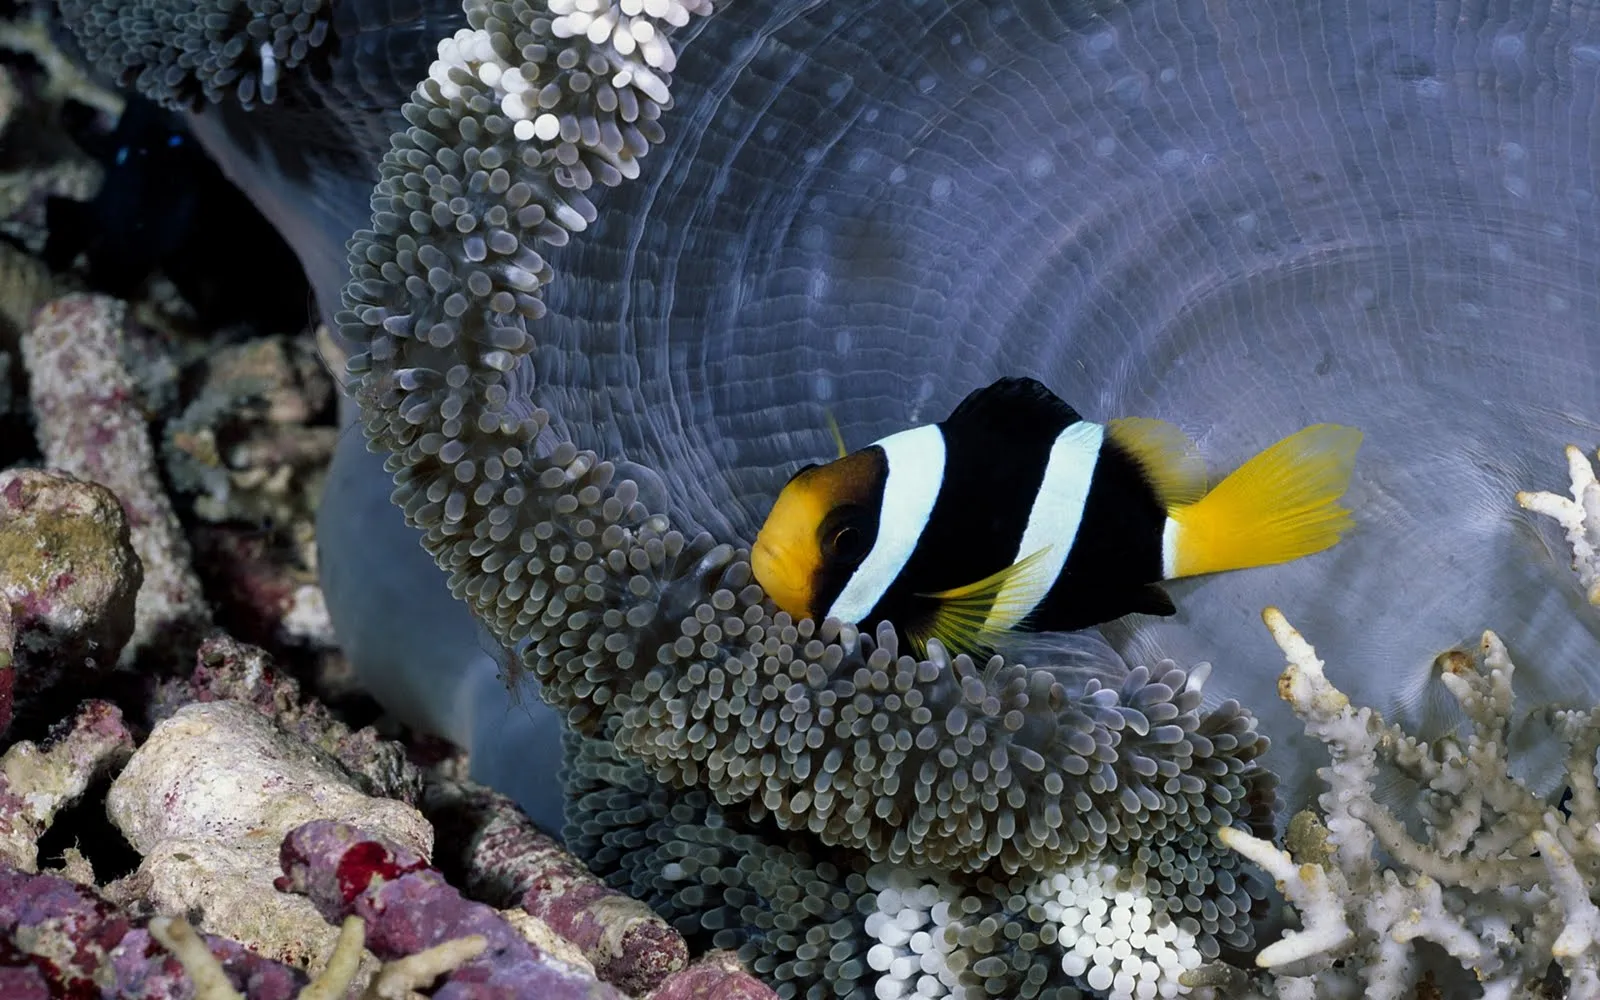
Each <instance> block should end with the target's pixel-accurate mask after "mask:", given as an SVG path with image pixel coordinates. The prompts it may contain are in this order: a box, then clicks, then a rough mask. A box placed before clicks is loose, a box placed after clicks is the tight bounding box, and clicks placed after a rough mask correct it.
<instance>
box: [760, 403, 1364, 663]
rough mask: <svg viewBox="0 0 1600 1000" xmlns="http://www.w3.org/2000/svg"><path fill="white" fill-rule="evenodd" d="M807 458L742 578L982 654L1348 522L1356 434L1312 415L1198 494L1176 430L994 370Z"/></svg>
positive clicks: (863, 621) (1332, 538)
mask: <svg viewBox="0 0 1600 1000" xmlns="http://www.w3.org/2000/svg"><path fill="white" fill-rule="evenodd" d="M835 440H836V441H838V442H839V451H840V455H841V457H840V458H838V459H837V460H835V461H832V462H829V463H827V464H826V465H816V464H812V465H807V466H805V467H803V468H801V469H800V470H799V471H798V472H796V473H795V474H794V475H793V476H792V477H791V478H790V479H789V481H788V483H787V484H786V485H785V486H784V488H783V490H782V491H781V492H780V493H779V495H778V498H777V501H776V502H775V503H774V504H773V507H772V511H771V513H769V514H768V516H767V519H766V522H765V523H764V524H763V525H762V528H761V531H760V533H759V534H758V535H757V537H756V541H755V544H754V546H753V547H752V550H751V568H752V570H753V571H754V574H755V578H756V582H758V583H759V584H760V585H761V587H762V588H763V589H764V590H765V591H766V592H767V594H768V596H770V597H771V598H772V600H773V602H774V603H776V604H777V605H778V607H779V608H781V609H782V610H784V611H787V612H788V613H789V614H790V615H791V616H793V617H795V618H797V619H798V618H815V619H818V620H821V619H822V618H825V617H827V618H836V619H838V620H840V621H842V622H849V623H853V624H858V625H863V626H870V625H873V624H876V623H877V622H880V621H884V620H887V621H889V622H892V623H893V624H894V625H895V627H896V628H898V629H899V630H900V631H901V633H902V634H903V635H906V636H908V637H909V638H910V639H911V641H912V643H913V645H914V646H915V647H916V648H917V649H918V651H919V652H925V651H926V648H927V642H928V640H929V639H938V640H939V641H940V643H942V644H943V645H944V647H945V648H946V649H947V650H949V651H950V652H951V654H952V655H953V654H955V653H957V652H969V653H981V652H985V651H992V650H993V649H995V648H996V646H997V644H998V643H999V641H1000V640H1001V639H1002V638H1003V637H1004V636H1005V635H1006V634H1007V633H1009V632H1012V631H1073V630H1076V629H1082V628H1088V627H1089V626H1092V625H1098V624H1101V623H1103V622H1108V621H1111V620H1112V619H1115V618H1120V617H1122V616H1123V615H1126V614H1129V613H1132V612H1141V613H1143V614H1149V615H1171V614H1174V613H1175V611H1176V608H1175V607H1174V606H1173V603H1172V600H1171V598H1170V597H1168V595H1167V593H1166V591H1165V590H1163V589H1162V587H1161V585H1160V582H1161V581H1163V580H1174V579H1178V578H1180V577H1189V576H1199V575H1200V574H1203V573H1219V572H1223V571H1225V570H1235V569H1246V568H1249V567H1253V566H1267V565H1271V564H1273V563H1281V562H1288V561H1289V560H1292V559H1298V558H1300V557H1301V556H1307V555H1311V554H1312V553H1315V552H1321V551H1323V550H1324V549H1327V548H1330V547H1331V546H1333V545H1334V544H1335V543H1336V542H1338V540H1339V538H1340V536H1341V535H1342V534H1343V533H1344V532H1345V531H1346V530H1347V529H1348V528H1349V527H1350V525H1351V524H1352V519H1351V515H1350V512H1349V511H1348V510H1347V509H1345V508H1344V507H1341V506H1339V504H1338V503H1337V502H1336V501H1338V500H1339V498H1340V497H1342V496H1343V495H1344V493H1345V490H1346V489H1347V488H1348V487H1349V483H1350V475H1351V472H1352V470H1353V467H1354V464H1355V454H1356V450H1357V449H1358V448H1359V447H1360V444H1361V432H1360V431H1358V430H1356V429H1355V428H1351V427H1342V426H1339V425H1335V424H1316V425H1313V426H1310V427H1307V428H1305V429H1304V430H1302V431H1300V432H1298V433H1296V434H1293V435H1290V436H1289V437H1287V438H1284V439H1283V440H1282V441H1279V442H1278V443H1277V444H1275V445H1273V446H1272V447H1270V448H1268V449H1266V450H1265V451H1263V452H1261V453H1260V454H1258V455H1256V456H1255V457H1254V458H1252V459H1250V461H1248V462H1246V463H1245V464H1244V465H1243V466H1241V467H1240V468H1239V469H1238V470H1237V471H1235V472H1234V473H1232V474H1231V475H1229V476H1228V477H1227V478H1225V479H1223V480H1222V482H1220V483H1219V484H1217V486H1216V488H1215V489H1211V490H1209V491H1208V490H1207V486H1206V469H1205V463H1204V461H1203V460H1202V459H1201V458H1200V457H1199V455H1198V453H1197V450H1196V448H1195V446H1194V444H1193V443H1192V442H1191V441H1189V440H1188V438H1187V437H1185V436H1184V434H1183V432H1182V431H1180V430H1179V429H1178V428H1176V427H1174V426H1172V425H1171V424H1168V423H1164V422H1162V421H1159V420H1154V419H1149V418H1142V417H1132V418H1122V419H1117V420H1111V421H1109V422H1107V423H1105V424H1098V423H1094V422H1092V421H1088V420H1085V419H1083V418H1082V417H1081V416H1079V415H1078V413H1077V411H1076V410H1074V409H1073V408H1072V407H1071V406H1069V405H1068V404H1067V403H1066V402H1065V401H1063V400H1062V399H1061V398H1060V397H1058V396H1056V395H1055V393H1053V392H1051V391H1050V390H1049V389H1048V388H1046V387H1045V386H1044V385H1043V384H1041V383H1040V382H1038V381H1037V380H1035V379H1031V378H1005V379H1001V380H1000V381H998V382H995V383H994V384H992V385H989V386H987V387H985V388H981V389H978V390H975V391H974V392H972V393H971V394H970V395H968V396H967V397H966V398H965V399H964V400H962V402H961V404H960V405H959V406H957V407H956V409H955V411H954V412H952V413H951V414H950V416H949V418H948V419H946V420H944V421H941V422H939V423H935V424H925V425H922V426H919V427H914V428H912V429H910V430H905V431H901V432H899V433H897V434H892V435H890V436H888V437H885V438H882V439H881V440H878V441H876V442H874V443H873V444H871V445H868V446H867V447H865V448H862V449H861V450H859V451H856V452H853V453H850V454H845V453H844V446H843V443H842V441H841V440H840V439H839V438H838V435H837V432H835Z"/></svg>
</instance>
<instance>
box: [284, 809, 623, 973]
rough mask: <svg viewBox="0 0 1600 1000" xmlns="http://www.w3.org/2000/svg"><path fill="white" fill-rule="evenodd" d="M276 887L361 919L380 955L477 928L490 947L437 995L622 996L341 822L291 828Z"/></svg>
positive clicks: (411, 856)
mask: <svg viewBox="0 0 1600 1000" xmlns="http://www.w3.org/2000/svg"><path fill="white" fill-rule="evenodd" d="M280 860H281V862H282V865H283V871H284V875H283V877H282V878H280V879H279V880H278V888H279V889H282V890H287V891H294V892H300V893H304V894H305V895H306V896H308V897H309V898H310V899H311V901H312V903H314V904H315V905H316V907H317V909H318V911H319V912H321V913H322V915H323V916H324V917H325V918H327V919H328V920H329V921H339V920H342V919H343V918H344V917H346V916H348V915H350V914H355V915H356V916H358V917H361V918H362V919H363V920H365V921H366V924H367V948H368V949H370V950H371V951H372V953H373V954H375V955H377V956H378V957H379V958H380V959H383V960H385V961H392V960H395V959H398V958H403V957H405V956H407V955H414V954H416V953H417V952H420V951H425V950H427V949H428V948H432V947H434V946H435V945H439V944H443V943H444V942H447V941H453V940H456V939H458V938H463V937H468V936H470V935H474V934H477V935H482V936H483V938H484V939H485V941H486V942H487V943H488V947H487V948H485V949H484V951H483V952H482V953H481V954H479V955H478V956H477V957H475V958H472V959H470V960H468V961H467V962H465V963H463V964H462V965H460V966H458V967H457V968H456V969H454V970H453V971H451V972H449V973H446V974H445V976H443V977H442V978H441V983H440V985H439V987H438V989H436V990H435V991H434V993H433V994H432V995H433V996H434V997H435V998H436V1000H472V998H479V997H484V998H487V997H491V996H493V997H497V998H509V997H527V998H528V1000H577V998H580V997H581V998H585V1000H624V994H622V993H619V992H618V991H617V990H616V989H615V988H613V987H612V986H610V985H608V984H606V983H602V982H601V981H599V980H598V979H595V978H594V977H593V976H592V975H590V974H589V973H588V972H587V971H586V970H582V969H579V968H577V967H575V966H572V965H569V964H567V963H565V962H562V961H560V960H558V959H556V958H554V957H552V956H550V955H549V954H547V953H546V952H544V951H543V950H542V949H540V948H538V947H537V946H535V945H533V944H532V943H531V942H529V941H528V940H527V939H526V938H524V937H523V936H522V935H521V934H518V933H517V931H516V930H515V929H514V928H513V927H512V926H511V925H510V924H508V923H507V922H506V921H505V920H504V919H503V918H502V917H501V916H500V914H499V913H497V912H496V911H495V910H494V909H493V908H492V907H489V906H486V905H484V904H482V903H475V902H472V901H471V900H468V899H464V898H462V896H461V894H460V893H459V892H457V891H456V890H455V889H454V888H452V887H451V886H450V884H449V883H447V882H446V881H445V880H444V876H442V875H440V874H439V872H437V871H436V870H434V869H433V868H430V867H429V866H428V864H427V862H425V861H424V860H423V859H422V857H421V856H420V855H418V854H415V853H413V852H411V851H408V850H405V849H403V848H400V847H398V846H396V845H394V844H391V843H388V842H387V841H384V840H382V839H380V838H377V837H372V836H368V835H367V834H365V833H364V832H363V831H361V830H359V829H357V828H355V827H353V826H350V825H349V824H347V823H336V822H332V821H329V820H314V821H312V822H310V823H306V824H304V825H302V826H299V827H296V828H295V829H294V830H292V831H290V833H289V835H288V836H287V837H285V838H284V841H283V847H282V849H281V851H280Z"/></svg>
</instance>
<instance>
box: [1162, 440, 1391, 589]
mask: <svg viewBox="0 0 1600 1000" xmlns="http://www.w3.org/2000/svg"><path fill="white" fill-rule="evenodd" d="M1360 447H1361V432H1360V431H1359V430H1356V429H1355V428H1353V427H1343V426H1340V425H1338V424H1313V425H1312V426H1310V427H1307V428H1305V429H1304V430H1302V431H1299V432H1297V433H1295V434H1291V435H1289V436H1288V437H1286V438H1284V439H1283V440H1282V441H1279V442H1278V443H1277V444H1275V445H1273V446H1272V447H1270V448H1268V449H1267V450H1265V451H1263V452H1261V453H1260V454H1259V455H1256V456H1255V457H1254V458H1252V459H1250V461H1248V462H1246V463H1245V464H1244V465H1242V466H1240V467H1239V468H1238V469H1237V470H1236V471H1235V472H1233V473H1232V474H1231V475H1229V476H1228V477H1227V478H1226V479H1224V480H1223V481H1222V482H1220V483H1218V484H1217V488H1216V489H1214V490H1212V491H1211V492H1210V493H1207V494H1206V495H1205V496H1204V497H1202V498H1201V499H1200V500H1198V501H1196V502H1194V503H1192V504H1188V505H1186V506H1181V507H1176V508H1172V509H1170V510H1169V511H1168V512H1167V526H1166V534H1165V538H1164V540H1163V545H1162V555H1163V562H1164V564H1165V565H1164V567H1163V569H1164V570H1165V575H1166V577H1167V578H1168V579H1174V578H1177V577H1184V576H1199V575H1200V574H1202V573H1220V572H1223V571H1225V570H1233V569H1246V568H1249V567H1251V566H1270V565H1272V564H1274V563H1282V562H1288V561H1290V560H1292V559H1298V558H1300V557H1301V556H1308V555H1311V554H1312V553H1315V552H1321V551H1323V550H1324V549H1328V548H1331V547H1332V546H1333V545H1334V544H1335V543H1336V542H1338V541H1339V538H1340V536H1342V535H1343V534H1344V532H1345V531H1347V530H1348V529H1349V528H1350V526H1351V525H1352V524H1353V523H1354V522H1353V520H1352V518H1351V515H1350V511H1349V510H1347V509H1346V508H1344V507H1341V506H1340V505H1339V504H1338V503H1337V502H1336V501H1338V499H1339V498H1340V497H1342V496H1343V495H1344V493H1345V490H1347V489H1348V488H1349V486H1350V475H1351V473H1352V471H1353V470H1354V467H1355V457H1356V450H1357V449H1358V448H1360Z"/></svg>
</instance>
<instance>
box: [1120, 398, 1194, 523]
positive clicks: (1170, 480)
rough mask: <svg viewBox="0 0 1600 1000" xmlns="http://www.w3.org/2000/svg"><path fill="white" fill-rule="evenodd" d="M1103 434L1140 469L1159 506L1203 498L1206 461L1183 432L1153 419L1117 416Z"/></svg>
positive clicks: (1181, 505) (1186, 503) (1168, 506)
mask: <svg viewBox="0 0 1600 1000" xmlns="http://www.w3.org/2000/svg"><path fill="white" fill-rule="evenodd" d="M1106 434H1107V435H1109V436H1110V438H1111V440H1113V441H1115V442H1116V443H1117V444H1119V445H1121V446H1122V447H1123V448H1125V449H1126V450H1127V452H1128V454H1130V455H1132V456H1133V459H1134V461H1136V462H1138V463H1139V467H1140V468H1141V469H1143V470H1144V475H1145V478H1146V479H1148V480H1149V481H1150V485H1151V486H1152V487H1153V488H1154V489H1155V491H1156V496H1157V497H1158V498H1159V499H1160V500H1161V505H1162V506H1163V507H1166V508H1167V509H1168V510H1170V509H1172V508H1173V507H1183V506H1187V505H1188V504H1192V503H1194V502H1195V501H1196V500H1199V499H1200V498H1201V497H1203V496H1205V495H1206V462H1205V459H1203V458H1201V457H1200V449H1199V448H1198V447H1196V446H1195V443H1194V442H1193V441H1191V440H1189V436H1188V435H1187V434H1185V433H1183V431H1181V430H1179V429H1178V428H1177V427H1174V426H1173V425H1172V424H1169V423H1167V422H1166V421H1165V420H1157V419H1155V418H1154V417H1118V418H1117V419H1116V420H1112V421H1109V422H1108V423H1107V424H1106Z"/></svg>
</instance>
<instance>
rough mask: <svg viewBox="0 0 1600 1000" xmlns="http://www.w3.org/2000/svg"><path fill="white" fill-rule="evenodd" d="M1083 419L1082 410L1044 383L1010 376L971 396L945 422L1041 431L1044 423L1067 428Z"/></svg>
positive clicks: (972, 393)
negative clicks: (1079, 410)
mask: <svg viewBox="0 0 1600 1000" xmlns="http://www.w3.org/2000/svg"><path fill="white" fill-rule="evenodd" d="M1080 419H1082V418H1081V417H1079V416H1078V411H1077V410H1074V409H1073V408H1072V407H1071V406H1068V405H1067V401H1066V400H1064V399H1062V398H1061V397H1060V396H1057V395H1056V394H1055V393H1053V392H1051V391H1050V389H1049V387H1048V386H1046V385H1045V384H1044V383H1043V382H1040V381H1039V380H1038V379H1035V378H1028V377H1026V376H1010V377H1007V378H1003V379H1000V380H998V381H996V382H992V383H990V384H989V385H986V386H984V387H983V388H981V389H974V390H972V391H971V392H969V393H967V398H966V399H963V400H962V401H961V403H960V405H958V406H957V407H956V408H955V409H954V410H953V411H951V413H950V416H949V417H948V418H947V419H946V420H945V423H947V424H960V423H964V422H967V421H972V422H975V423H981V424H986V425H988V426H991V427H1001V428H1008V427H1016V428H1037V427H1038V426H1039V425H1040V424H1043V425H1045V426H1050V425H1055V426H1057V427H1065V426H1067V425H1069V424H1074V423H1077V422H1078V421H1079V420H1080Z"/></svg>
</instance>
